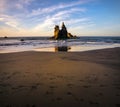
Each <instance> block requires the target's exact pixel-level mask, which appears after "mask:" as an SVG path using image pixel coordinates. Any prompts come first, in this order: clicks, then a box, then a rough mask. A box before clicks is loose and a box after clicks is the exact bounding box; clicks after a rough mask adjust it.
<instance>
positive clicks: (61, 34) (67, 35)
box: [51, 22, 76, 39]
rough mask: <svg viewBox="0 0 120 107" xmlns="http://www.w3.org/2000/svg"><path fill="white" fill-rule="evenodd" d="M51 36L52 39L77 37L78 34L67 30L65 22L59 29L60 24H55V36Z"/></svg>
mask: <svg viewBox="0 0 120 107" xmlns="http://www.w3.org/2000/svg"><path fill="white" fill-rule="evenodd" d="M51 38H52V39H70V38H76V36H73V35H72V34H71V33H68V32H67V28H66V26H65V24H64V22H63V23H62V27H61V30H60V29H59V26H58V25H55V28H54V36H53V37H51Z"/></svg>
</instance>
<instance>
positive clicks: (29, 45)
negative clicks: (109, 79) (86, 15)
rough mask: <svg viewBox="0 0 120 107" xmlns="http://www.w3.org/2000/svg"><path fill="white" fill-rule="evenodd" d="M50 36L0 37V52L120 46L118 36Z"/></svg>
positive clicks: (79, 49)
mask: <svg viewBox="0 0 120 107" xmlns="http://www.w3.org/2000/svg"><path fill="white" fill-rule="evenodd" d="M49 38H50V37H8V38H3V37H0V53H13V52H23V51H37V52H60V51H61V52H63V51H66V52H81V51H88V50H96V49H104V48H114V47H120V37H119V36H118V37H115V36H107V37H102V36H101V37H100V36H99V37H98V36H96V37H91V36H88V37H86V36H81V37H77V38H76V39H67V40H51V39H49Z"/></svg>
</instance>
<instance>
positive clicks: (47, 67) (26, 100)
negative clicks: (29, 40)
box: [0, 48, 120, 107]
mask: <svg viewBox="0 0 120 107" xmlns="http://www.w3.org/2000/svg"><path fill="white" fill-rule="evenodd" d="M119 99H120V48H112V49H102V50H95V51H88V52H70V53H67V52H56V53H52V52H19V53H7V54H0V107H120V100H119Z"/></svg>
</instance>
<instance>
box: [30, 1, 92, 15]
mask: <svg viewBox="0 0 120 107" xmlns="http://www.w3.org/2000/svg"><path fill="white" fill-rule="evenodd" d="M90 1H93V0H79V1H74V2H70V3H67V4H58V5H55V6H51V7H46V8H38V9H36V10H32V13H31V14H30V16H36V15H41V14H47V13H51V12H54V11H57V10H60V9H65V8H71V7H74V6H77V5H82V4H85V3H88V2H90Z"/></svg>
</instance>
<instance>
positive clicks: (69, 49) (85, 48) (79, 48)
mask: <svg viewBox="0 0 120 107" xmlns="http://www.w3.org/2000/svg"><path fill="white" fill-rule="evenodd" d="M114 47H120V46H119V45H113V46H111V45H81V46H80V45H79V46H69V47H67V46H59V47H56V46H55V47H50V48H36V49H33V50H34V51H39V52H82V51H89V50H97V49H105V48H114Z"/></svg>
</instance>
